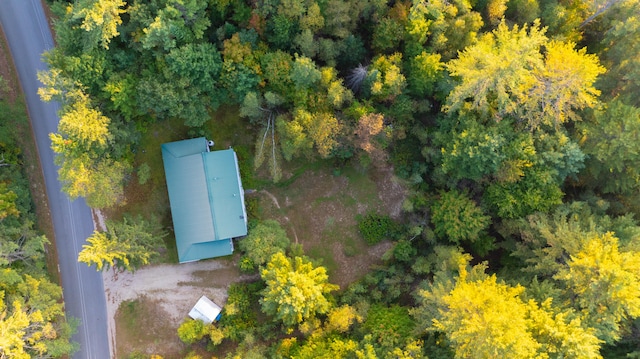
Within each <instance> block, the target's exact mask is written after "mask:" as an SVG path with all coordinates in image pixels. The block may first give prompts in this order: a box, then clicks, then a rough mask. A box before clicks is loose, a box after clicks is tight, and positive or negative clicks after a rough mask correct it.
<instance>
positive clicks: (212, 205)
mask: <svg viewBox="0 0 640 359" xmlns="http://www.w3.org/2000/svg"><path fill="white" fill-rule="evenodd" d="M161 147H162V160H163V162H164V171H165V174H166V179H167V190H168V192H169V202H170V205H171V216H172V218H173V228H174V232H175V236H176V247H177V250H178V261H179V262H180V263H186V262H193V261H197V260H201V259H206V258H214V257H221V256H226V255H230V254H232V253H233V240H232V239H233V238H235V237H241V236H244V235H246V234H247V212H246V209H245V204H244V190H243V188H242V181H241V179H240V171H239V168H238V158H237V156H236V153H235V151H234V150H233V149H231V148H229V149H226V150H221V151H209V143H208V141H207V140H206V139H205V138H204V137H199V138H194V139H189V140H183V141H176V142H169V143H165V144H163V145H162V146H161Z"/></svg>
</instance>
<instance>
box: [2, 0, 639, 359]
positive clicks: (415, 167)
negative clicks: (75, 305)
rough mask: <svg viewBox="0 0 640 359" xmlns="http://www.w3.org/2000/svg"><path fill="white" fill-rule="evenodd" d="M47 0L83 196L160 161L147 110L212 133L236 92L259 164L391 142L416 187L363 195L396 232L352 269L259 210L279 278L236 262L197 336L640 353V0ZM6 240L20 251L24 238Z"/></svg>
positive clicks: (393, 159)
mask: <svg viewBox="0 0 640 359" xmlns="http://www.w3.org/2000/svg"><path fill="white" fill-rule="evenodd" d="M50 6H51V9H52V11H53V13H54V14H55V18H56V19H55V24H54V31H55V33H56V47H55V48H54V49H53V50H52V51H51V52H49V53H47V54H46V55H45V60H46V62H47V63H48V65H49V71H47V72H43V73H41V74H40V75H39V78H40V80H41V82H42V83H43V84H44V86H43V87H42V88H41V89H40V95H41V97H42V98H43V99H44V100H55V101H59V102H60V103H61V112H60V124H59V127H58V132H57V133H54V134H51V141H52V148H53V150H54V152H56V154H57V157H56V161H57V164H58V165H59V166H60V170H59V179H60V180H61V182H62V183H63V189H64V191H65V192H66V193H67V194H68V195H69V197H70V198H77V197H83V198H85V199H86V201H87V203H88V204H89V205H90V206H91V207H93V208H97V209H109V208H114V207H118V206H119V205H121V203H122V202H123V201H124V200H125V189H126V186H128V185H129V184H130V183H131V181H132V178H137V179H138V180H139V183H140V185H144V182H146V180H147V179H148V177H149V175H150V173H149V167H148V165H146V164H144V163H143V164H140V163H137V162H136V161H135V158H136V154H137V153H138V151H139V150H140V144H141V140H142V138H143V136H144V135H145V134H146V133H147V131H148V130H149V129H150V128H152V127H153V126H154V125H156V124H158V123H162V122H166V121H176V120H177V121H180V122H182V123H184V124H185V125H186V126H188V127H189V128H190V130H189V133H190V135H192V136H194V137H195V136H200V135H211V134H209V133H207V131H206V128H208V127H207V126H209V125H211V124H212V122H213V125H215V121H216V118H217V117H216V113H217V112H219V111H220V110H221V109H223V108H226V109H228V108H233V109H235V110H236V111H237V112H238V113H239V114H240V116H242V118H243V121H244V123H245V124H246V126H247V128H251V132H252V136H253V137H254V139H255V146H253V148H251V149H250V151H247V154H246V155H245V158H244V160H246V161H250V162H251V165H250V166H247V167H243V168H241V171H242V172H243V173H242V175H243V179H244V178H248V177H251V176H254V175H256V176H257V173H260V174H262V175H263V176H264V177H268V179H269V181H271V182H274V183H277V182H279V181H284V180H286V174H283V166H286V164H287V163H289V162H290V161H295V160H298V159H304V160H306V161H309V162H313V161H325V162H329V163H331V165H332V166H333V167H334V168H336V169H340V168H346V167H359V168H367V167H371V166H377V165H379V164H382V163H385V164H389V165H391V166H393V168H394V169H395V172H396V175H397V176H399V177H400V178H402V179H403V180H404V181H406V183H407V184H408V186H409V187H410V189H409V193H410V195H409V196H408V197H407V199H406V200H405V202H404V204H403V208H402V210H403V214H402V218H401V219H400V220H391V219H390V218H389V217H387V216H384V215H378V214H369V215H366V216H362V217H361V218H359V223H358V226H359V229H360V232H361V233H362V236H363V238H364V239H365V240H366V241H368V242H370V243H375V242H378V241H381V240H390V241H392V242H393V247H392V249H391V250H390V252H389V253H388V254H386V255H385V258H384V259H385V265H383V266H380V267H376V268H374V269H372V270H371V271H370V272H369V273H368V274H367V275H366V276H365V277H364V278H362V279H361V280H359V281H357V282H355V283H353V284H351V285H350V286H349V287H348V288H339V287H338V286H336V285H335V284H332V283H330V282H329V281H328V276H327V273H326V270H325V268H324V267H323V266H322V265H319V264H317V263H315V262H314V261H313V259H312V258H310V257H308V256H307V255H305V253H304V251H303V250H302V249H301V248H300V247H299V246H296V245H293V244H291V241H290V240H289V239H288V238H287V236H286V233H285V232H284V230H283V229H282V228H281V227H280V226H279V225H278V223H277V222H273V221H267V220H260V218H255V217H254V218H253V219H252V223H251V227H250V228H251V229H250V234H249V236H247V237H246V238H244V239H241V240H239V241H238V246H239V249H240V250H241V252H242V253H243V255H242V258H241V260H240V266H241V268H242V269H243V270H244V271H246V272H248V273H256V274H258V275H259V278H260V280H258V281H256V282H252V283H241V284H234V285H232V287H231V288H230V289H229V299H228V302H227V304H226V306H225V309H224V313H223V316H222V320H221V321H220V322H219V323H216V324H214V325H204V324H203V323H202V322H199V321H185V322H184V324H183V325H182V326H181V327H180V328H179V330H178V333H176V335H178V336H179V337H180V339H181V340H182V341H183V342H185V343H187V344H190V345H192V348H193V350H192V351H190V352H188V353H185V357H188V358H204V357H212V356H213V357H227V358H243V359H244V358H265V357H267V358H358V359H361V358H362V359H365V358H366V359H374V358H432V359H434V358H638V357H640V336H639V335H640V321H639V320H638V317H639V316H640V253H638V252H640V225H639V224H638V222H637V220H636V217H637V216H638V215H639V214H640V207H639V205H638V203H640V202H639V200H640V168H639V167H638V163H640V101H639V100H638V97H636V96H634V95H633V94H634V93H636V94H637V93H638V91H639V90H640V56H638V54H639V53H640V17H639V16H640V1H638V0H450V1H445V0H407V1H383V0H215V1H214V0H144V1H143V0H129V1H126V0H76V1H62V0H55V1H51V2H50ZM213 135H214V137H215V134H213ZM2 145H4V144H2ZM5 148H6V147H5ZM3 153H4V152H3ZM8 159H9V158H7V160H8ZM3 160H4V157H3ZM3 163H4V162H3ZM1 169H2V167H0V170H1ZM4 175H9V174H4V172H3V176H4ZM12 175H13V174H12ZM134 175H135V176H134ZM16 182H19V181H18V180H17V179H6V180H5V179H4V177H3V182H2V183H0V193H3V194H2V196H3V197H6V196H9V197H6V198H3V199H1V200H0V204H1V205H2V207H1V208H0V210H1V212H0V225H1V226H2V228H4V226H5V225H8V223H9V221H10V220H13V219H16V221H17V222H20V223H21V224H16V226H18V227H17V228H16V230H22V231H23V232H24V231H26V230H28V229H29V228H25V223H30V222H28V220H27V219H23V220H19V219H20V218H22V217H20V216H23V215H24V214H26V213H28V211H27V210H26V209H23V208H22V207H19V206H18V204H19V202H16V201H17V199H16V198H21V200H25V198H27V197H23V195H22V194H20V196H16V194H15V193H17V191H18V190H17V189H15V190H14V189H12V188H13V187H7V186H9V185H12V184H13V183H16ZM12 193H13V194H12ZM25 201H26V200H25ZM7 203H8V204H12V203H16V204H15V206H5V204H7ZM250 214H251V213H250ZM354 215H355V214H354ZM154 221H155V220H153V219H143V218H141V217H135V216H134V217H131V218H129V219H125V220H123V221H122V222H118V223H115V222H114V223H112V225H111V227H112V228H110V229H109V231H108V232H104V233H101V232H97V233H95V234H94V236H92V237H91V238H90V241H89V244H88V245H87V246H86V247H85V248H86V250H85V251H83V253H81V260H82V261H85V262H87V263H89V264H91V263H96V264H98V265H99V266H100V267H101V266H103V265H104V266H105V267H110V266H118V267H121V268H122V269H125V270H134V269H136V268H137V267H139V266H141V265H144V264H146V263H149V262H150V261H152V260H153V257H154V255H155V254H154V250H155V249H157V243H158V242H163V240H162V238H164V237H166V236H167V232H165V231H164V230H163V229H162V228H158V225H157V223H155V222H154ZM17 222H16V223H17ZM27 227H28V226H27ZM11 228H14V227H11ZM3 231H4V229H3ZM13 238H16V237H13ZM20 238H23V239H24V238H32V237H30V236H26V237H25V236H22V237H20ZM40 241H42V240H40ZM154 241H155V243H156V244H154ZM3 243H4V239H3ZM16 243H23V242H16ZM24 247H25V246H24V245H23V247H22V248H24ZM29 248H31V247H29ZM38 248H40V247H38ZM5 252H6V250H5V248H4V246H3V247H2V253H3V257H0V258H5V259H4V260H3V262H2V263H0V264H2V265H3V270H4V269H5V268H8V269H9V270H11V268H13V267H14V266H17V265H18V264H13V263H12V258H14V257H13V254H12V253H21V252H20V251H19V250H18V249H16V250H14V251H13V252H8V253H9V254H8V255H5V254H4V253H5ZM5 262H6V263H5ZM25 263H26V262H25ZM23 265H24V264H19V266H23ZM29 267H30V268H31V267H34V266H32V265H29ZM6 273H9V274H6ZM11 273H13V272H10V271H9V272H5V271H3V272H2V275H3V276H6V275H12V277H11V278H15V280H16V281H19V280H22V281H23V282H25V283H30V282H29V281H30V280H32V279H33V278H32V277H30V276H29V277H27V275H26V274H25V277H19V276H17V277H16V276H15V274H11ZM2 282H3V283H7V282H6V281H5V280H4V279H3V280H2ZM16 283H17V282H16ZM3 285H5V284H3ZM20 288H23V289H22V290H28V288H29V287H28V286H24V285H23V286H21V287H20ZM41 288H42V287H41ZM2 290H3V291H0V293H4V295H5V297H4V303H5V304H4V305H5V306H7V304H6V303H9V302H8V301H7V299H8V298H9V293H13V294H12V295H15V293H14V292H11V291H10V290H8V289H4V288H3V289H2ZM18 297H19V296H18ZM16 303H17V304H15V303H14V304H11V306H12V308H13V313H18V312H20V310H19V308H20V305H22V304H21V303H20V301H19V300H18V301H17V302H16ZM0 304H2V303H0ZM0 309H2V312H1V315H2V317H0V321H1V322H2V323H3V325H5V323H7V319H6V318H7V317H6V316H7V314H5V313H11V312H7V309H5V308H4V307H3V308H0ZM54 314H55V313H54ZM54 314H51V315H54ZM43 335H45V336H46V333H45V334H43ZM25 338H29V337H27V336H25ZM26 350H30V352H31V353H36V350H38V349H37V348H30V349H29V348H28V349H26ZM53 353H54V352H53V351H52V350H51V351H50V352H49V355H50V356H54V357H55V356H59V354H55V355H54V354H53ZM58 353H60V352H58ZM157 354H158V355H156V356H154V357H159V356H161V355H162V353H157ZM132 357H134V356H132ZM142 357H145V356H142Z"/></svg>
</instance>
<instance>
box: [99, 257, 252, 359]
mask: <svg viewBox="0 0 640 359" xmlns="http://www.w3.org/2000/svg"><path fill="white" fill-rule="evenodd" d="M103 279H104V287H105V295H106V298H107V314H108V317H109V321H110V323H109V330H110V337H111V341H112V345H113V347H114V348H115V352H116V357H117V358H127V357H128V356H129V355H130V354H131V353H136V352H137V353H143V354H147V355H151V354H160V355H162V356H163V357H164V358H167V359H170V358H181V357H182V355H183V354H184V353H183V351H184V350H185V349H186V346H185V345H184V344H183V343H182V342H180V340H179V339H178V336H177V334H176V333H177V329H178V326H180V323H182V321H184V320H185V319H186V318H187V315H188V313H189V310H191V308H192V307H193V305H194V304H195V303H196V302H197V301H198V299H199V298H200V296H202V295H206V296H207V297H208V298H209V299H211V300H213V301H214V302H215V303H217V304H219V305H224V303H225V301H226V299H227V289H228V287H229V285H230V284H231V283H233V282H238V281H244V280H252V279H256V278H255V277H251V276H247V275H242V274H241V273H240V272H239V271H238V269H237V267H236V266H235V261H232V260H228V259H217V260H207V261H200V262H194V263H185V264H180V265H169V264H166V265H156V266H150V267H145V268H143V269H140V270H138V271H136V272H135V273H133V274H132V273H129V272H122V273H116V272H114V271H107V272H104V274H103Z"/></svg>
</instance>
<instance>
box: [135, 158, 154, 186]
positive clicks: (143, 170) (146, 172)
mask: <svg viewBox="0 0 640 359" xmlns="http://www.w3.org/2000/svg"><path fill="white" fill-rule="evenodd" d="M149 178H151V167H149V164H148V163H146V162H145V163H143V164H141V165H140V167H138V183H140V184H141V185H144V184H145V183H147V181H149Z"/></svg>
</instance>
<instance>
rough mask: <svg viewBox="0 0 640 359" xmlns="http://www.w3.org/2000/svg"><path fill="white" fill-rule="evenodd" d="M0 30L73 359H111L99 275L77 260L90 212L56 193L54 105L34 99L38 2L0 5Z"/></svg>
mask: <svg viewBox="0 0 640 359" xmlns="http://www.w3.org/2000/svg"><path fill="white" fill-rule="evenodd" d="M0 24H1V25H2V28H3V30H4V33H5V35H6V37H7V40H8V41H9V47H10V49H11V53H12V55H13V59H14V63H15V65H16V68H17V70H18V76H19V78H20V82H21V83H22V89H23V91H24V95H25V99H26V102H27V107H28V109H29V115H30V118H31V124H32V128H33V132H34V135H35V139H36V144H37V147H38V153H39V155H40V161H41V164H42V170H43V172H44V178H45V184H46V188H47V196H48V199H49V208H50V210H51V217H52V220H53V225H54V229H55V235H56V238H55V243H56V247H57V249H58V259H59V263H60V264H59V266H60V273H61V277H62V287H63V293H64V301H65V310H66V313H67V316H71V317H75V318H78V319H80V326H79V327H78V331H77V333H76V334H75V335H74V337H73V340H74V341H76V342H78V343H80V350H79V351H78V352H76V353H75V355H74V356H73V358H76V359H80V358H92V359H94V358H95V359H103V358H110V357H111V355H110V348H109V337H108V334H107V309H106V301H105V295H104V284H103V282H102V275H101V274H100V273H99V272H96V270H95V269H94V268H89V267H87V266H86V265H85V264H84V263H78V260H77V258H78V252H79V251H80V250H81V249H82V245H83V244H84V243H85V241H86V238H87V237H89V235H91V233H92V232H93V230H94V225H93V220H92V216H91V211H90V209H89V207H87V205H86V203H85V202H84V200H76V201H73V202H71V201H69V199H68V197H67V196H66V195H65V194H64V193H62V192H61V185H60V183H59V182H58V175H57V167H56V166H55V165H54V163H53V157H54V154H53V151H52V150H51V142H50V140H49V133H51V132H55V131H56V129H57V125H58V121H59V118H58V115H57V111H58V109H59V105H58V104H57V103H51V102H50V103H45V102H42V101H41V100H40V97H39V96H38V94H37V90H38V87H40V86H41V83H40V82H39V81H38V79H37V77H36V74H37V72H38V71H42V70H45V69H46V65H45V64H44V63H43V62H42V61H41V54H42V53H43V52H44V51H46V50H48V49H51V48H52V47H53V40H52V37H51V32H50V31H49V27H48V26H47V21H46V18H45V16H44V12H43V9H42V4H41V3H40V0H0Z"/></svg>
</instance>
